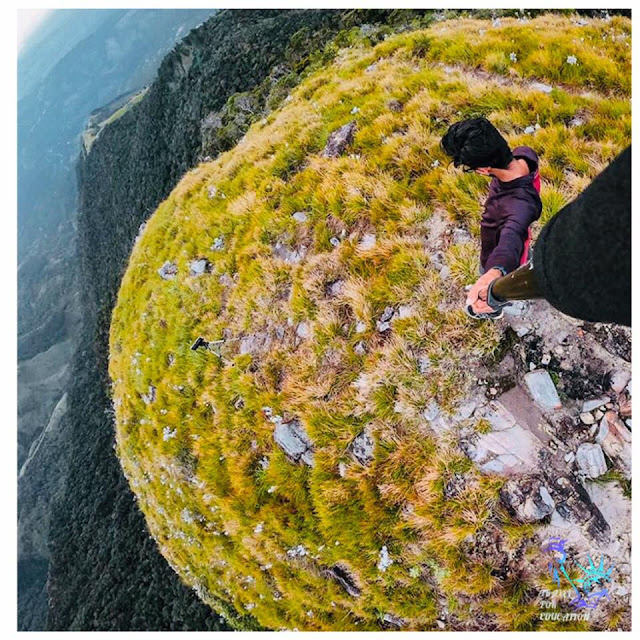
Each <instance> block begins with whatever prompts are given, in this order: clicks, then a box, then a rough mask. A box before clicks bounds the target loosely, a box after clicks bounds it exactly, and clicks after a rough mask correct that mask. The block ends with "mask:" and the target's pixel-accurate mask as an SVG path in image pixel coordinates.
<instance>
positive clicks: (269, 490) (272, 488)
mask: <svg viewBox="0 0 640 640" xmlns="http://www.w3.org/2000/svg"><path fill="white" fill-rule="evenodd" d="M275 490H276V485H275V484H274V485H273V486H271V487H269V488H268V489H267V493H273V492H274V491H275Z"/></svg>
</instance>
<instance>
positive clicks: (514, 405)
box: [496, 386, 545, 433]
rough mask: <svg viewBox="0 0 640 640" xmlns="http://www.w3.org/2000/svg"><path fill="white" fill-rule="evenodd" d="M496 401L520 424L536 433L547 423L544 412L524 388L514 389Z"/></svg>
mask: <svg viewBox="0 0 640 640" xmlns="http://www.w3.org/2000/svg"><path fill="white" fill-rule="evenodd" d="M496 399H497V400H499V401H500V402H501V403H502V404H503V405H504V406H505V408H506V409H507V410H508V411H510V412H511V413H512V414H513V416H514V417H515V419H516V421H517V422H518V423H519V424H521V425H522V426H524V427H529V429H531V430H532V431H533V432H534V433H537V432H538V431H539V429H540V424H543V423H544V422H545V420H544V416H543V415H542V412H541V411H540V409H538V407H537V406H536V404H535V403H534V402H533V400H532V399H531V398H530V397H529V395H528V394H527V392H526V391H525V390H524V389H523V388H522V387H518V386H516V387H513V388H512V389H509V391H506V392H505V393H503V394H502V395H501V396H500V397H499V398H496Z"/></svg>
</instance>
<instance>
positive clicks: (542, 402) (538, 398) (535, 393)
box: [524, 369, 562, 410]
mask: <svg viewBox="0 0 640 640" xmlns="http://www.w3.org/2000/svg"><path fill="white" fill-rule="evenodd" d="M524 382H525V384H526V386H527V390H528V391H529V393H530V394H531V397H532V398H533V401H534V402H535V403H536V404H537V405H538V406H539V407H541V408H542V409H554V410H555V409H562V403H561V402H560V397H559V396H558V391H557V390H556V386H555V385H554V384H553V380H552V379H551V376H550V375H549V372H548V371H546V370H545V369H536V370H535V371H529V373H526V374H525V376H524Z"/></svg>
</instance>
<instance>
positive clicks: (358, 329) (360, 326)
mask: <svg viewBox="0 0 640 640" xmlns="http://www.w3.org/2000/svg"><path fill="white" fill-rule="evenodd" d="M366 330H367V325H366V324H365V323H364V322H362V321H360V322H358V323H356V333H364V332H365V331H366Z"/></svg>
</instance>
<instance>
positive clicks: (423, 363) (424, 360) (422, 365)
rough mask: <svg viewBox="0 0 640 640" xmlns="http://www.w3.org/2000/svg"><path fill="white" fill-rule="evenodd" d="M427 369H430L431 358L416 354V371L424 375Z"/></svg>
mask: <svg viewBox="0 0 640 640" xmlns="http://www.w3.org/2000/svg"><path fill="white" fill-rule="evenodd" d="M429 369H431V358H429V356H427V355H425V354H421V355H420V356H418V371H420V373H421V374H422V375H424V374H425V373H427V371H429Z"/></svg>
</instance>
